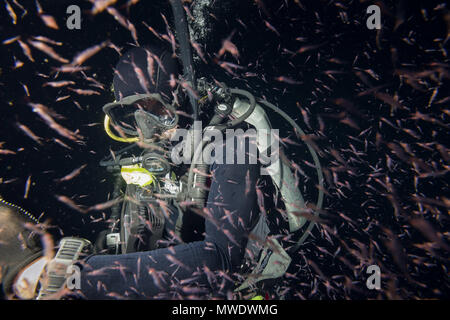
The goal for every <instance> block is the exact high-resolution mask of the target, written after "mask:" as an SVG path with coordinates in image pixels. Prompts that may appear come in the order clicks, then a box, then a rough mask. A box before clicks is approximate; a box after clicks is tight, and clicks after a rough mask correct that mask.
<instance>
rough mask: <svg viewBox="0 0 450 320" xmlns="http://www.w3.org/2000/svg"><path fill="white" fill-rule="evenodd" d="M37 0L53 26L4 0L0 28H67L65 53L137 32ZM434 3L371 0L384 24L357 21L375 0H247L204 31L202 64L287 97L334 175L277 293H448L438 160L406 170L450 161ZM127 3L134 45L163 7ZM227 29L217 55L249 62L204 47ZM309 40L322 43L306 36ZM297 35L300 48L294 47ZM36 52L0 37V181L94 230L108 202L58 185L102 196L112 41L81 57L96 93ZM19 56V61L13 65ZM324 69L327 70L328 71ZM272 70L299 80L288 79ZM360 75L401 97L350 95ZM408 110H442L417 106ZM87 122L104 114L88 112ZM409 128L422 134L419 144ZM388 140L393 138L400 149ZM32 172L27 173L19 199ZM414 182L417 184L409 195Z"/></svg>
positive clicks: (25, 34) (69, 223)
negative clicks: (70, 24)
mask: <svg viewBox="0 0 450 320" xmlns="http://www.w3.org/2000/svg"><path fill="white" fill-rule="evenodd" d="M9 2H10V3H11V1H9ZM40 3H41V5H42V7H43V9H44V11H45V12H47V13H48V14H50V15H52V16H53V17H54V18H55V19H56V21H57V22H58V24H59V30H53V29H50V28H48V27H46V26H45V25H44V24H43V22H42V20H41V19H40V18H39V17H38V15H37V14H36V5H35V3H34V1H23V3H21V4H22V5H23V6H24V7H25V8H26V9H27V10H28V13H27V14H26V15H25V16H24V17H23V18H20V13H21V11H20V9H18V8H17V7H16V6H15V5H14V4H12V6H13V7H14V9H15V11H16V13H17V14H18V16H19V19H18V22H17V24H16V25H13V23H12V20H11V18H10V17H9V16H8V14H7V11H6V10H5V6H4V5H3V7H2V9H1V11H0V12H1V17H2V23H1V26H0V35H1V40H2V41H3V40H5V39H8V38H11V37H14V36H18V35H20V37H21V39H22V40H26V39H29V38H30V37H31V36H38V35H43V36H46V37H48V38H50V39H52V40H55V41H60V42H62V43H63V45H62V46H54V48H55V50H56V51H57V52H58V53H59V54H61V55H62V56H63V57H65V58H67V59H69V60H70V59H71V58H72V57H73V56H75V54H76V53H78V52H81V51H83V50H84V49H86V48H88V47H91V46H93V45H96V44H99V43H100V42H102V41H104V40H106V39H109V40H111V42H113V43H114V44H115V45H116V46H118V47H120V48H123V49H124V50H126V49H127V48H130V47H131V45H130V44H131V43H132V42H133V39H132V38H131V36H130V32H129V31H128V30H127V29H126V28H124V27H122V26H121V25H119V24H118V23H117V22H116V21H115V20H114V18H113V17H112V16H111V15H109V14H108V13H106V12H103V13H101V14H98V15H96V16H92V15H91V14H90V13H89V11H90V9H91V7H92V4H91V3H89V2H88V1H65V0H62V1H41V2H40ZM439 3H440V2H432V1H430V2H428V1H426V2H425V1H423V2H415V1H377V2H376V4H378V5H380V7H381V8H382V26H383V27H382V29H381V30H380V31H378V32H377V30H368V29H367V27H366V19H367V14H366V8H367V7H368V6H369V5H370V4H373V3H372V2H371V1H341V2H333V1H290V0H289V1H288V0H287V1H254V2H252V1H242V2H236V3H235V4H233V5H228V6H224V7H225V8H222V9H221V10H216V11H214V10H213V11H212V13H213V14H214V16H215V17H216V18H217V21H216V24H215V27H214V32H213V33H212V34H211V38H210V39H209V40H208V42H207V44H206V46H205V47H204V51H205V54H206V56H207V60H208V64H207V65H205V64H203V63H199V64H197V70H198V74H199V75H205V76H210V77H214V78H215V79H218V80H220V81H225V82H227V83H228V84H229V85H230V86H236V87H240V88H244V89H247V90H249V91H251V92H253V93H254V94H255V96H265V97H267V99H268V100H269V101H271V102H273V103H276V104H277V105H278V106H280V107H281V108H282V109H283V110H284V111H286V112H288V113H289V114H290V115H291V116H292V117H294V119H296V120H297V122H298V123H299V124H300V126H301V127H302V128H303V129H304V130H305V131H306V132H307V133H308V134H314V135H315V139H314V141H315V143H316V145H317V147H318V149H320V154H321V163H322V165H323V167H324V173H325V175H326V176H327V177H330V178H329V179H327V181H326V190H327V195H326V197H325V203H324V212H323V213H324V214H323V218H324V219H326V221H327V224H326V226H327V227H326V228H325V229H324V228H323V227H319V228H317V229H315V231H314V232H313V236H312V237H310V238H309V240H308V241H307V243H305V244H304V245H303V246H302V247H301V249H300V250H299V252H298V256H297V257H298V258H297V259H296V260H294V263H293V264H292V266H291V268H290V270H289V275H288V277H286V279H284V280H283V281H284V287H285V289H286V291H287V297H289V298H291V299H299V298H301V299H302V298H312V299H343V298H352V299H365V298H381V299H384V298H406V299H410V298H448V294H449V283H448V248H447V249H446V243H447V246H448V208H449V202H448V198H445V197H448V194H449V193H448V173H443V174H439V175H437V176H436V175H434V176H431V177H428V178H420V179H419V182H418V184H417V187H415V185H414V177H415V176H417V175H418V173H417V171H415V169H414V166H416V168H417V166H419V169H418V170H419V172H420V173H423V172H435V171H436V172H441V171H443V172H445V170H447V169H445V166H448V165H449V163H448V158H449V156H448V149H447V148H448V141H449V136H448V112H447V113H445V112H444V110H445V109H448V101H449V100H448V99H446V98H447V96H448V83H447V81H448V78H449V69H448V57H447V55H446V51H445V49H446V48H447V47H448V46H447V43H446V42H445V40H446V38H447V36H448V30H449V25H450V22H449V21H450V18H449V13H448V9H447V8H446V7H445V5H444V4H443V3H444V2H441V3H442V4H441V5H440V6H439ZM70 4H78V5H79V6H80V7H81V8H82V11H83V12H82V24H81V30H68V29H67V28H66V27H65V21H66V17H67V14H66V13H65V11H66V8H67V6H68V5H70ZM125 4H126V1H118V2H117V3H116V4H115V8H117V9H118V10H119V11H120V12H121V13H122V14H123V15H124V16H126V17H128V19H130V21H131V22H132V23H134V25H135V26H136V29H137V34H138V40H139V43H140V45H145V44H151V43H154V42H155V41H157V39H156V37H155V36H153V34H152V33H151V32H150V31H148V30H147V28H146V27H145V26H144V25H143V24H142V23H141V22H142V21H145V22H146V23H147V24H148V25H150V26H152V27H153V28H154V29H155V30H156V31H158V32H160V33H165V30H166V26H165V24H164V21H163V19H162V17H161V14H164V15H165V16H166V17H167V18H168V20H169V21H171V19H172V15H171V11H170V6H169V5H168V3H167V2H166V1H140V2H139V3H138V4H137V5H135V6H132V7H130V9H129V10H127V8H126V6H125ZM238 19H239V20H240V22H242V23H243V24H245V27H244V26H243V25H242V24H241V23H240V22H239V21H238ZM266 22H267V23H269V24H270V25H271V26H273V27H274V28H275V29H276V31H273V30H271V29H270V28H269V27H268V25H267V24H266ZM233 31H234V32H235V33H234V35H233V37H232V38H231V41H232V42H233V43H234V44H235V45H236V46H237V48H238V49H239V53H240V57H239V61H236V60H235V59H234V58H233V57H232V56H231V55H229V54H226V55H225V56H224V57H222V58H221V60H224V61H229V62H232V63H235V64H238V65H240V66H242V67H243V69H236V70H234V71H235V73H236V74H235V75H231V74H230V73H227V72H226V70H224V69H223V68H221V67H220V66H219V65H218V64H217V63H215V62H214V54H215V53H217V52H218V51H219V50H220V48H221V46H222V41H223V40H224V39H225V38H227V37H228V36H230V34H231V33H232V32H233ZM299 37H301V38H303V39H299ZM377 39H378V40H377ZM310 45H313V46H317V47H315V48H309V49H308V48H307V47H306V46H310ZM300 48H303V50H302V51H301V52H298V51H299V49H300ZM295 52H297V53H296V54H294V53H295ZM32 53H33V57H34V59H35V62H31V61H29V60H28V59H27V57H26V56H25V55H24V54H23V52H22V50H21V48H20V47H19V45H18V44H17V43H13V44H10V45H1V46H0V54H1V60H0V68H1V73H0V101H1V112H0V142H5V143H4V145H3V146H2V148H3V149H8V150H13V151H15V152H16V154H15V155H0V178H1V179H2V180H1V181H2V183H0V194H1V195H2V196H3V197H4V198H5V199H7V200H8V201H10V202H13V203H16V204H18V205H20V206H22V207H23V208H25V209H27V210H29V211H31V212H33V213H34V214H35V215H36V216H40V215H41V214H43V216H42V218H41V220H42V221H44V220H46V219H50V221H51V223H52V224H53V225H55V226H57V227H58V228H57V229H53V230H52V231H51V232H52V234H53V235H54V236H55V240H56V239H58V238H59V237H61V235H62V232H63V233H64V235H66V236H68V235H78V236H82V237H86V238H88V239H90V240H94V239H95V235H96V234H97V232H98V231H100V230H102V229H103V228H104V224H103V223H102V222H101V221H100V222H97V221H98V219H100V218H103V217H105V214H106V217H107V214H108V212H107V211H106V212H105V213H102V212H92V213H89V214H87V215H83V214H80V213H79V212H77V211H75V210H72V209H70V208H68V207H67V206H66V205H64V204H63V203H61V202H59V201H57V199H56V198H55V195H66V196H68V197H70V198H72V199H73V200H74V201H75V202H76V203H78V204H80V205H84V206H87V207H89V206H92V205H95V204H97V203H101V202H104V201H106V200H108V199H109V198H108V195H109V193H110V192H112V187H113V186H112V177H111V176H110V174H108V173H107V172H106V171H105V170H104V169H103V168H101V167H99V166H98V162H99V160H100V159H102V158H103V157H104V156H105V155H107V154H108V153H109V149H110V148H111V149H112V150H117V149H118V148H120V147H122V144H119V143H116V142H113V141H112V140H110V139H109V138H108V137H107V136H106V134H105V133H104V130H103V113H102V111H101V107H102V106H103V104H105V103H107V102H110V101H111V100H112V99H113V96H112V94H111V92H110V90H109V87H110V85H111V82H112V77H113V67H114V66H115V64H116V63H117V61H118V59H119V55H118V54H117V53H116V52H115V51H114V50H112V49H110V48H105V49H103V50H102V51H101V52H100V53H99V54H97V55H95V56H94V57H92V58H91V59H89V60H88V61H87V62H86V64H85V65H87V66H89V67H90V69H89V70H88V71H87V74H88V75H90V76H93V77H95V78H96V79H97V80H98V81H100V82H101V83H103V84H104V85H105V90H104V91H101V95H99V96H78V95H76V94H75V93H73V92H70V91H67V89H66V88H50V87H43V84H44V83H45V82H47V81H52V80H51V79H50V78H49V79H45V78H43V77H41V76H39V75H38V74H39V73H41V74H46V75H48V74H50V72H51V70H52V68H53V67H58V66H60V63H58V62H56V61H54V60H53V59H51V58H50V57H48V56H47V55H45V54H43V53H41V52H40V51H38V50H36V49H34V48H32ZM14 57H15V58H16V59H18V60H20V61H23V62H24V65H23V66H22V67H20V68H16V69H15V68H13V66H14ZM399 69H407V70H410V71H414V72H416V73H417V72H421V71H430V70H431V71H433V72H431V74H428V75H416V80H417V83H416V84H415V86H414V87H413V85H411V82H410V83H408V81H407V80H408V79H407V78H405V77H403V78H401V77H399V75H398V74H396V73H395V72H396V70H399ZM329 70H332V71H333V73H332V76H333V77H334V79H332V78H331V77H330V76H328V75H327V74H326V73H325V72H326V71H329ZM280 77H285V79H286V78H288V79H291V80H294V81H296V82H298V83H296V84H290V83H286V82H283V81H280V79H282V78H280ZM61 79H64V80H73V81H75V82H76V85H75V86H74V87H77V88H88V86H87V85H88V83H87V82H86V81H84V80H83V79H82V77H80V75H76V74H74V75H69V74H67V75H61V76H60V78H59V80H61ZM277 79H278V80H277ZM23 84H25V85H26V86H27V87H28V90H29V96H27V94H26V92H25V91H24V88H23ZM413 84H414V83H413ZM370 87H379V89H378V91H377V92H382V93H384V94H386V95H388V96H389V97H397V98H393V99H397V102H398V103H397V104H396V103H394V102H391V103H389V100H387V99H385V100H384V101H383V99H380V98H377V97H375V96H374V95H373V94H370V93H368V94H365V95H362V96H358V93H360V92H363V91H364V90H367V89H369V88H370ZM436 88H437V89H438V91H437V94H436V96H435V98H434V100H433V103H431V104H430V105H429V101H430V97H431V96H432V94H433V91H434V90H435V89H436ZM91 89H92V88H91ZM69 94H70V95H71V98H69V99H66V100H64V101H60V102H55V100H56V98H57V97H58V96H64V95H69ZM337 99H341V100H337ZM342 99H344V100H342ZM74 101H77V102H78V103H79V105H80V106H81V108H82V109H83V110H80V109H78V108H77V106H76V104H75V103H74ZM343 101H344V102H343ZM29 102H33V103H41V104H44V105H46V106H47V107H49V108H51V109H52V110H54V111H55V112H57V113H59V114H60V115H62V116H64V117H65V118H64V119H63V120H57V121H58V122H59V123H60V124H61V125H63V126H65V127H66V128H68V129H70V130H76V129H79V130H80V134H81V135H82V136H83V137H85V139H84V142H85V143H84V144H82V145H80V144H77V143H73V142H71V141H68V140H67V139H64V138H63V137H61V136H58V134H57V133H56V132H55V131H53V130H52V129H50V128H49V127H48V126H47V125H46V124H45V123H44V122H43V121H42V120H41V119H40V118H39V117H38V115H37V114H35V113H33V112H32V108H31V107H30V106H29V105H28V103H29ZM296 103H298V104H299V105H300V106H301V107H302V108H303V110H304V111H305V112H306V114H307V118H304V117H303V116H302V113H301V111H300V109H299V108H298V107H297V106H296ZM416 111H418V112H420V113H421V114H426V115H428V116H429V117H431V118H433V119H435V120H438V121H439V122H436V121H435V122H430V121H422V120H415V119H411V118H412V116H413V115H414V114H415V112H416ZM346 119H351V122H348V121H346ZM271 121H273V126H274V127H278V128H280V131H281V132H282V133H283V137H289V138H291V139H294V135H293V133H292V129H291V128H289V127H288V126H287V124H286V123H284V121H282V120H281V119H278V118H277V117H275V116H271ZM17 123H21V124H23V125H26V126H27V127H28V128H30V129H31V130H32V131H33V132H34V133H35V134H37V135H38V136H40V137H42V138H44V139H45V142H44V143H43V145H42V146H41V145H38V144H37V143H36V142H34V141H33V140H31V139H30V138H28V137H26V136H25V135H24V133H23V132H22V131H21V130H20V129H19V128H18V126H17ZM92 123H97V124H98V125H95V126H88V124H92ZM389 123H391V124H392V125H390V124H389ZM349 124H350V125H349ZM366 129H367V131H365V130H366ZM403 129H407V130H406V131H405V130H403ZM408 130H412V133H411V131H408ZM377 136H378V138H377ZM53 138H58V139H61V140H62V141H64V142H65V143H67V144H68V145H69V146H70V147H71V148H72V150H68V149H66V148H63V147H61V146H60V145H58V144H56V143H55V142H54V141H53ZM392 143H394V144H395V145H393V144H392ZM418 143H429V145H428V146H429V149H426V148H423V147H420V145H418ZM395 146H398V147H399V148H400V150H403V151H402V152H403V153H402V152H400V151H398V149H397V151H395V150H394V149H393V148H394V147H395ZM289 150H290V156H291V159H293V160H295V162H296V163H297V164H298V165H300V167H301V168H302V169H303V170H304V171H305V172H306V174H307V175H308V177H309V179H305V181H304V191H305V198H306V199H308V201H309V202H310V203H314V202H315V200H316V197H317V189H316V184H317V177H316V174H315V170H314V169H312V168H310V167H308V165H306V164H305V163H304V162H303V161H304V160H306V161H308V162H312V159H311V157H310V156H309V154H308V153H307V152H306V151H305V150H306V148H304V147H295V148H292V147H291V148H289ZM442 150H443V151H442ZM336 152H337V153H338V154H337V153H336ZM389 159H391V160H389ZM391 161H392V164H391ZM423 163H424V164H423ZM83 164H87V167H86V168H85V169H84V170H83V171H82V172H81V174H80V175H79V176H77V177H76V178H75V179H73V180H70V181H68V182H62V183H56V182H55V179H58V178H61V177H63V176H65V175H66V174H68V173H69V172H71V171H72V170H73V169H75V168H77V167H79V166H81V165H83ZM420 164H423V166H422V167H421V166H420ZM427 170H428V171H427ZM333 174H334V176H333ZM371 174H372V175H373V176H372V177H371V178H370V175H371ZM29 176H31V181H32V185H31V187H30V190H29V194H28V198H27V199H25V198H24V189H25V184H26V181H27V178H28V177H29ZM377 179H378V181H377ZM6 182H8V183H6ZM336 182H338V183H336ZM339 183H342V184H339ZM416 188H417V189H416ZM415 195H417V196H419V197H421V199H425V200H421V201H416V200H414V196H415ZM411 219H424V220H420V221H426V223H427V224H426V226H427V227H423V225H424V224H423V223H422V224H420V226H421V227H414V224H411ZM415 225H416V226H417V224H415ZM324 230H325V231H324ZM325 232H327V233H328V234H329V236H328V238H327V235H326V234H325ZM439 239H442V240H439ZM423 244H425V247H424V246H423ZM371 264H378V265H379V266H380V267H381V272H382V275H383V281H382V290H380V291H371V290H368V289H367V288H366V286H365V281H366V279H367V276H368V275H367V274H366V269H367V266H369V265H371Z"/></svg>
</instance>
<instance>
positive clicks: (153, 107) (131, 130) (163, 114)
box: [103, 93, 178, 139]
mask: <svg viewBox="0 0 450 320" xmlns="http://www.w3.org/2000/svg"><path fill="white" fill-rule="evenodd" d="M103 112H105V114H106V116H107V117H109V119H110V120H111V121H112V123H113V125H114V126H115V127H116V128H117V129H118V131H122V132H123V133H124V134H126V135H129V136H134V137H137V136H139V131H140V132H141V133H142V135H143V137H144V138H145V139H150V138H152V137H153V136H154V135H155V134H161V133H162V132H164V131H166V130H169V129H172V128H174V127H175V126H176V125H177V123H178V114H177V113H176V109H175V107H174V106H172V105H169V104H167V103H166V102H165V101H164V100H163V99H162V98H161V95H159V94H153V93H152V94H135V95H131V96H127V97H125V98H123V99H121V100H120V101H115V102H112V103H108V104H106V105H105V106H103Z"/></svg>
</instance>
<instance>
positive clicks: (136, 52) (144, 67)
mask: <svg viewBox="0 0 450 320" xmlns="http://www.w3.org/2000/svg"><path fill="white" fill-rule="evenodd" d="M179 74H180V67H179V64H178V61H177V60H176V59H175V58H173V56H172V54H171V53H170V52H169V51H167V50H165V49H162V48H155V47H142V48H141V47H136V48H133V49H131V50H130V51H128V52H127V53H125V54H124V55H123V56H122V57H121V59H120V61H119V63H118V64H117V66H116V68H115V71H114V79H113V90H114V96H115V99H116V101H115V102H113V103H109V104H107V105H105V106H104V107H103V111H104V112H105V113H106V115H107V116H108V117H109V118H110V119H111V121H112V123H113V125H114V126H115V128H116V129H119V131H122V132H123V133H124V134H125V135H127V136H134V137H137V136H140V135H142V136H143V137H144V138H145V139H149V138H152V137H153V136H154V135H155V134H161V133H163V132H165V131H167V130H170V129H172V128H174V127H175V126H176V125H177V124H178V114H177V112H176V111H177V109H180V107H181V106H182V105H183V103H184V99H183V97H182V92H181V90H179V85H178V81H177V80H178V77H179Z"/></svg>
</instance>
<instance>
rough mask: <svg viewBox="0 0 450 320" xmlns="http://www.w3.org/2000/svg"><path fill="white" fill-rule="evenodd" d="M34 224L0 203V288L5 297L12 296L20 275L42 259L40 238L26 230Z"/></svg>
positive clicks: (22, 213) (20, 211) (17, 209)
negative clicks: (34, 262)
mask: <svg viewBox="0 0 450 320" xmlns="http://www.w3.org/2000/svg"><path fill="white" fill-rule="evenodd" d="M36 223H37V219H35V218H34V217H33V216H31V215H30V214H29V213H27V212H26V211H25V210H23V209H21V208H20V207H17V206H15V205H13V204H10V203H8V202H6V201H4V200H2V199H0V267H1V279H0V284H1V289H3V293H4V294H5V295H6V296H9V295H11V294H13V293H14V292H13V284H14V282H15V280H16V278H17V275H18V274H19V273H20V271H21V270H23V269H24V268H26V267H27V266H28V265H30V264H31V263H32V262H33V261H35V260H37V259H39V258H40V257H41V256H42V248H41V242H40V237H39V235H38V234H36V233H35V232H33V231H32V230H31V229H30V226H33V225H35V224H36ZM0 291H1V290H0Z"/></svg>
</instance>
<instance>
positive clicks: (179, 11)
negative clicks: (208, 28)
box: [169, 0, 198, 121]
mask: <svg viewBox="0 0 450 320" xmlns="http://www.w3.org/2000/svg"><path fill="white" fill-rule="evenodd" d="M169 2H170V5H171V6H172V12H173V18H174V23H175V30H176V35H177V39H178V44H179V45H180V56H181V62H182V63H183V73H184V78H185V79H186V80H187V81H188V82H190V86H191V87H192V89H193V90H196V80H195V74H194V67H193V62H192V52H191V45H190V43H189V42H190V37H189V30H188V24H187V19H186V13H185V12H184V8H183V4H182V3H181V0H169ZM188 94H189V101H190V103H191V107H192V112H193V116H194V121H195V120H197V118H198V104H197V98H196V97H195V96H194V95H193V94H192V93H191V90H188Z"/></svg>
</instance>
